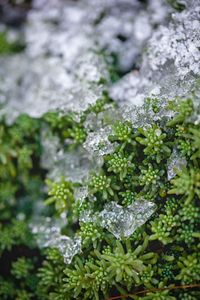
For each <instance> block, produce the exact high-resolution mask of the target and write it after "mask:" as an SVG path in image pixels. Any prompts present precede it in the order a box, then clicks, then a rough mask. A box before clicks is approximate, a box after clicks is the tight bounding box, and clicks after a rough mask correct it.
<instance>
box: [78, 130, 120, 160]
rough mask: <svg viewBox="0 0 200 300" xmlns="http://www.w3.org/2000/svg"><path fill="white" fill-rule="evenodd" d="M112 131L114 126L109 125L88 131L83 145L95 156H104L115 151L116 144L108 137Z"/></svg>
mask: <svg viewBox="0 0 200 300" xmlns="http://www.w3.org/2000/svg"><path fill="white" fill-rule="evenodd" d="M111 133H112V128H111V127H110V126H107V127H105V128H100V129H99V130H98V131H95V132H90V133H88V136H87V139H86V141H85V142H84V144H83V147H84V148H85V149H86V150H87V151H88V152H89V153H90V154H92V155H93V156H96V155H97V156H103V155H107V154H110V153H112V152H114V150H115V147H116V144H115V143H114V144H112V143H111V142H110V141H109V139H108V137H109V135H110V134H111Z"/></svg>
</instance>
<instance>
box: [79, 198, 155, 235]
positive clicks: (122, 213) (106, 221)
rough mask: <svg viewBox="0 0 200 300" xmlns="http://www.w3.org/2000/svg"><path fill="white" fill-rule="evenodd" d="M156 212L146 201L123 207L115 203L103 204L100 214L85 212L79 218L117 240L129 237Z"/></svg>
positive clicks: (152, 205)
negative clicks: (94, 224)
mask: <svg viewBox="0 0 200 300" xmlns="http://www.w3.org/2000/svg"><path fill="white" fill-rule="evenodd" d="M155 210H156V205H155V204H154V203H153V202H148V201H134V202H133V203H132V204H131V205H129V206H127V207H123V206H121V205H119V204H117V203H116V202H110V203H107V204H105V206H104V209H103V210H102V211H101V212H100V213H94V212H92V211H91V210H86V211H84V212H83V213H82V215H81V217H80V221H81V222H94V223H97V224H99V226H102V227H104V228H106V229H107V230H108V231H110V232H111V233H112V234H113V235H114V236H115V237H116V238H117V239H121V238H123V237H129V236H130V235H131V234H132V233H133V232H134V231H135V230H136V229H137V228H138V227H140V226H141V225H143V224H144V223H146V222H147V220H148V219H149V218H150V217H151V215H152V214H153V213H154V211H155Z"/></svg>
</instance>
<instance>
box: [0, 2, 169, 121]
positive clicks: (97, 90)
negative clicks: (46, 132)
mask: <svg viewBox="0 0 200 300" xmlns="http://www.w3.org/2000/svg"><path fill="white" fill-rule="evenodd" d="M169 12H170V9H169V6H167V5H166V4H165V2H164V1H163V0H156V1H155V3H154V4H153V3H151V1H150V3H149V4H148V5H147V7H145V6H144V5H142V4H140V3H139V1H136V0H117V1H116V0H112V1H107V0H103V1H102V0H95V1H94V0H83V1H68V2H67V5H66V2H65V1H64V0H57V1H54V0H49V1H45V0H42V1H38V0H33V1H32V9H31V10H30V12H29V13H28V16H27V22H26V24H25V26H24V28H23V32H24V42H25V45H26V48H25V50H24V52H23V53H22V54H20V55H13V56H12V57H10V56H9V57H8V58H6V57H4V58H3V60H1V61H0V64H1V71H0V102H1V103H4V104H5V103H6V105H5V107H4V110H3V113H6V114H7V115H8V122H10V123H12V122H13V120H14V119H15V118H16V117H17V116H18V115H19V114H20V113H27V114H29V115H30V116H32V117H40V116H42V115H43V114H44V113H46V112H47V111H51V110H53V111H54V110H59V111H63V112H68V111H73V112H74V111H76V112H78V113H80V114H81V113H82V112H83V111H84V110H86V109H87V108H88V107H89V106H90V105H91V104H94V103H95V102H96V100H97V99H99V98H100V97H101V96H102V92H103V91H104V89H105V88H106V85H105V84H104V86H102V85H101V84H100V82H101V81H102V79H104V81H105V80H106V81H107V82H109V74H108V67H107V63H106V62H105V61H108V62H111V63H112V55H113V54H114V55H115V56H116V57H117V61H118V68H119V69H121V70H122V71H123V72H124V71H127V70H128V69H130V68H131V66H132V65H134V63H135V62H136V61H137V60H138V55H139V54H140V53H141V50H142V48H143V47H144V45H145V43H146V41H147V39H148V38H149V37H150V36H151V34H152V29H153V28H154V25H157V24H158V23H163V22H165V20H166V19H167V16H168V14H169ZM80 28H81V30H80ZM10 35H11V34H10ZM102 50H103V52H104V57H103V55H100V54H99V53H100V52H101V53H102ZM30 62H31V63H30Z"/></svg>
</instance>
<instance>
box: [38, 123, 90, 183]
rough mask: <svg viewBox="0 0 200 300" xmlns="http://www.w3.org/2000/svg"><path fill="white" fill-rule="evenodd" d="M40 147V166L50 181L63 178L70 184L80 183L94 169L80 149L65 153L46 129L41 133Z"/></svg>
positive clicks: (57, 140) (85, 153) (84, 152)
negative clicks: (45, 171) (46, 172)
mask: <svg viewBox="0 0 200 300" xmlns="http://www.w3.org/2000/svg"><path fill="white" fill-rule="evenodd" d="M42 147H43V152H42V162H41V164H42V167H43V168H45V169H47V170H48V174H47V177H48V178H50V179H52V180H55V181H56V180H58V179H59V178H61V177H64V178H65V179H66V180H69V181H72V182H82V181H83V180H85V179H86V178H87V177H88V175H89V173H90V170H91V169H92V168H93V167H94V162H93V161H92V160H91V159H90V157H88V154H87V152H86V151H85V150H84V149H83V148H82V147H79V148H76V149H73V150H69V149H68V150H67V152H65V151H64V148H63V146H61V144H60V142H59V139H58V138H57V137H55V136H53V135H51V134H50V133H49V132H48V131H47V130H46V129H44V130H43V131H42Z"/></svg>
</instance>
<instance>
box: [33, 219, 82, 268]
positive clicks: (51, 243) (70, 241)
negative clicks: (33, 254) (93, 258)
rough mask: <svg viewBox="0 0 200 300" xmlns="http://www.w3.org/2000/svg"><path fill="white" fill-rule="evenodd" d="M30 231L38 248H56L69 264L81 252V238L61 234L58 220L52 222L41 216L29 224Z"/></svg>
mask: <svg viewBox="0 0 200 300" xmlns="http://www.w3.org/2000/svg"><path fill="white" fill-rule="evenodd" d="M31 229H32V233H33V234H34V235H35V236H36V240H37V244H38V246H39V247H40V248H47V247H50V248H57V249H58V250H59V252H60V253H61V255H62V256H63V258H64V262H65V263H66V264H70V263H71V261H72V259H73V257H74V256H75V255H76V254H77V253H79V252H81V238H80V237H74V238H70V237H68V236H65V235H62V234H61V224H60V222H54V221H52V219H50V218H43V219H41V220H40V221H38V220H37V222H35V223H34V222H33V223H32V224H31Z"/></svg>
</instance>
